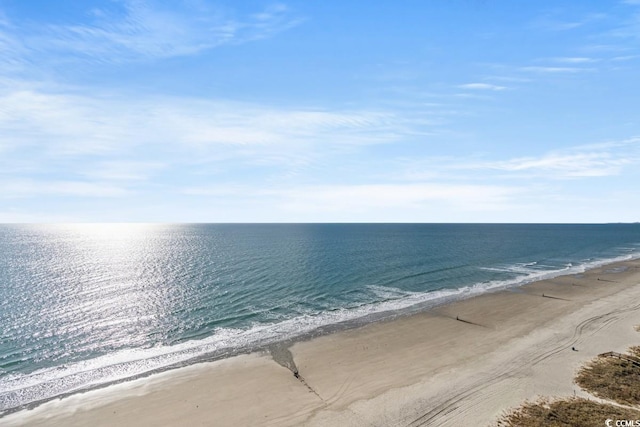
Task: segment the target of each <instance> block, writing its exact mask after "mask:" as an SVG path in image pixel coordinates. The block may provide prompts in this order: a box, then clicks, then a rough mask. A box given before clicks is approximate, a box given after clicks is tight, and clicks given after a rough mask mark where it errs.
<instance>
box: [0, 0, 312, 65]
mask: <svg viewBox="0 0 640 427" xmlns="http://www.w3.org/2000/svg"><path fill="white" fill-rule="evenodd" d="M116 4H117V5H120V6H121V7H120V8H110V9H95V10H93V11H92V16H93V20H92V22H90V23H89V24H72V23H69V24H65V25H59V24H58V25H44V26H43V25H38V26H35V25H33V24H29V23H28V22H25V23H16V25H11V26H9V24H7V25H5V26H4V28H3V33H0V45H2V46H3V45H8V46H9V47H10V49H9V50H10V52H14V53H15V54H16V55H14V56H16V57H18V56H19V55H18V54H20V57H21V59H22V60H24V61H27V62H28V61H30V60H31V59H33V58H35V57H37V58H38V60H39V61H42V60H43V59H44V58H49V59H50V60H57V61H60V60H63V61H69V60H73V59H74V57H76V58H85V59H86V58H88V59H91V60H94V61H97V62H122V61H129V60H138V59H151V58H167V57H174V56H184V55H193V54H196V53H199V52H202V51H205V50H208V49H212V48H215V47H218V46H221V45H225V44H239V43H245V42H249V41H252V40H258V39H263V38H266V37H270V36H273V35H274V34H277V33H278V32H281V31H284V30H286V29H288V28H291V27H293V26H295V25H297V24H298V23H300V22H301V19H300V18H298V17H296V16H294V15H293V14H292V13H291V12H290V11H289V10H288V8H287V7H286V6H284V5H279V4H277V5H272V6H269V7H267V8H266V9H264V10H262V11H258V12H256V13H253V14H249V15H248V16H244V17H238V16H233V15H232V14H231V13H229V12H226V13H225V12H224V11H223V10H222V9H210V8H205V7H196V6H195V5H196V3H195V2H187V1H176V2H172V3H164V2H162V3H161V2H158V1H155V0H117V1H116ZM18 24H19V25H18ZM18 36H19V39H20V40H21V42H17V41H16V39H17V38H18ZM54 58H55V59H54ZM60 58H62V59H60Z"/></svg>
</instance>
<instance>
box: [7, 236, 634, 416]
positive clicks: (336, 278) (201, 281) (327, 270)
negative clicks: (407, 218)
mask: <svg viewBox="0 0 640 427" xmlns="http://www.w3.org/2000/svg"><path fill="white" fill-rule="evenodd" d="M638 257H640V224H606V225H566V224H563V225H542V224H540V225H517V224H162V225H161V224H78V225H0V415H1V414H6V413H9V412H11V411H14V410H16V409H19V408H23V407H29V406H33V405H35V404H37V403H40V402H43V401H46V400H49V399H52V398H55V397H58V396H64V395H67V394H71V393H74V392H78V391H82V390H87V389H91V388H94V387H100V386H104V385H107V384H111V383H114V382H119V381H124V380H127V379H131V378H136V377H138V376H141V375H146V374H149V373H151V372H156V371H161V370H165V369H168V368H171V367H177V366H183V365H186V364H190V363H195V362H197V361H202V360H209V359H213V358H220V357H227V356H230V355H234V354H237V353H239V352H245V351H251V350H254V349H257V348H261V347H264V346H266V345H268V344H270V343H274V342H278V341H282V340H287V339H292V338H296V337H301V336H305V335H313V334H321V333H325V332H326V331H329V330H334V329H340V328H346V327H351V326H353V325H356V324H359V323H366V322H370V321H376V320H378V319H382V318H386V317H390V316H396V315H398V314H402V313H406V312H410V311H419V310H423V309H426V308H428V307H429V306H431V305H434V304H438V303H441V302H443V301H449V300H452V299H458V298H464V297H468V296H471V295H475V294H479V293H483V292H488V291H491V290H495V289H504V288H511V287H516V286H518V285H522V284H524V283H528V282H531V281H534V280H538V279H543V278H548V277H554V276H558V275H561V274H577V273H580V272H582V271H584V270H585V269H588V268H591V267H595V266H598V265H602V264H605V263H608V262H612V261H617V260H625V259H632V258H638Z"/></svg>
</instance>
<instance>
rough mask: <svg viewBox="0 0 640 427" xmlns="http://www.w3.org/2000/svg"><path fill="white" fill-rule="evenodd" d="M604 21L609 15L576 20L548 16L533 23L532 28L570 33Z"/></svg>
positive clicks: (553, 15) (590, 15)
mask: <svg viewBox="0 0 640 427" xmlns="http://www.w3.org/2000/svg"><path fill="white" fill-rule="evenodd" d="M604 19H607V14H604V13H590V14H587V15H584V16H582V17H580V18H574V19H563V18H561V17H558V16H557V14H547V15H545V16H542V17H540V18H538V19H536V20H535V21H533V23H532V26H533V27H534V28H541V29H544V30H547V31H570V30H575V29H577V28H580V27H584V26H586V25H589V24H592V23H595V22H599V21H602V20H604Z"/></svg>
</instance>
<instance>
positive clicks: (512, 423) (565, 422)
mask: <svg viewBox="0 0 640 427" xmlns="http://www.w3.org/2000/svg"><path fill="white" fill-rule="evenodd" d="M607 419H613V420H637V419H640V411H636V410H633V409H628V408H621V407H619V406H614V405H610V404H605V403H598V402H594V401H592V400H587V399H583V398H568V399H558V400H553V401H552V400H549V399H540V400H538V401H536V402H526V403H525V404H523V405H522V406H521V407H519V408H517V409H515V410H514V411H512V412H510V413H508V414H505V415H503V416H502V417H501V418H500V420H499V421H498V423H497V425H498V427H570V426H575V427H602V426H604V425H605V420H607Z"/></svg>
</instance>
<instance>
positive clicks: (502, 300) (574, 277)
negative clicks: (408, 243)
mask: <svg viewBox="0 0 640 427" xmlns="http://www.w3.org/2000/svg"><path fill="white" fill-rule="evenodd" d="M624 266H626V267H627V269H626V270H624V271H622V270H621V269H620V267H624ZM638 298H640V260H638V259H635V260H629V261H622V262H616V263H612V264H606V265H603V266H600V267H597V268H594V269H591V270H588V271H586V272H584V273H580V274H571V275H564V276H557V277H554V278H551V279H545V280H541V281H536V282H532V283H528V284H525V285H522V286H519V287H517V288H510V289H506V290H499V291H494V292H487V293H483V294H479V295H475V296H472V297H470V298H467V299H461V300H457V301H454V302H450V303H447V304H444V305H439V306H436V307H433V308H431V309H429V310H426V311H424V312H419V313H416V314H406V315H398V316H396V317H395V318H392V319H387V320H381V321H378V322H374V323H369V324H366V325H364V326H359V327H357V328H353V329H345V330H339V331H336V332H333V333H330V334H327V335H321V336H317V337H312V338H311V339H306V340H293V343H292V344H291V345H290V347H288V348H287V347H286V346H283V345H280V346H279V347H284V349H285V351H286V352H290V355H291V361H292V362H293V363H295V365H294V366H295V367H296V368H297V369H298V371H299V376H300V378H295V377H294V376H293V375H292V372H291V370H293V369H291V366H289V367H286V365H287V362H286V360H287V356H286V355H285V357H284V359H283V360H285V362H283V360H280V363H281V364H278V363H277V362H276V361H274V359H273V358H272V355H271V354H269V353H268V352H267V351H265V350H263V351H260V352H256V353H252V354H247V355H239V356H234V357H231V358H228V359H221V360H217V361H212V362H203V363H198V364H193V365H189V366H186V367H181V368H178V369H172V370H168V371H164V372H161V373H157V374H152V375H149V376H146V377H143V378H139V379H135V380H132V381H127V382H123V383H119V384H116V385H111V386H108V387H105V388H102V389H97V390H92V391H87V392H84V393H79V394H78V393H76V394H73V395H71V396H68V397H65V398H63V399H55V400H52V401H49V402H47V403H43V404H41V405H39V406H37V407H35V408H34V409H30V410H21V411H18V412H14V413H10V414H7V415H5V416H4V417H3V418H2V422H3V424H5V423H6V425H9V426H10V425H33V426H36V425H46V424H51V423H59V424H63V425H85V424H88V423H91V424H95V425H96V426H100V425H111V424H122V425H161V424H163V423H167V424H171V423H172V422H178V421H181V422H184V421H185V420H187V419H188V420H189V422H190V423H198V422H213V421H214V420H215V422H216V424H219V425H256V424H266V425H269V423H271V424H272V425H318V426H322V425H336V424H339V425H368V423H373V422H374V421H378V422H379V421H380V420H388V424H398V423H399V424H401V425H449V424H448V423H451V424H450V425H456V423H458V424H459V423H461V422H470V420H473V423H472V424H477V425H481V424H487V423H488V422H491V421H493V420H494V419H495V418H496V417H497V415H496V411H498V412H497V414H498V415H499V411H500V410H504V409H507V408H508V407H510V406H517V405H518V404H519V403H520V402H521V400H524V399H523V398H522V397H524V398H534V397H535V396H536V395H543V394H549V395H556V394H558V393H560V394H562V393H565V394H566V393H567V390H569V392H571V391H572V390H575V392H576V394H580V393H583V392H581V391H580V390H579V389H577V387H576V386H574V385H573V383H572V380H571V378H572V376H573V371H574V370H575V368H574V369H566V366H564V364H566V363H571V366H572V367H574V365H576V364H577V365H576V366H579V364H580V363H584V362H586V361H587V360H588V359H589V358H590V357H592V356H593V355H595V354H597V352H604V351H611V350H614V351H620V350H622V351H624V350H626V347H628V346H629V345H632V344H634V342H628V343H627V341H630V340H631V341H632V340H633V338H634V337H635V339H636V341H635V343H638V342H640V334H639V333H638V332H636V331H635V330H633V327H627V326H628V325H627V324H626V323H625V322H631V323H634V325H638V324H640V304H639V305H638V306H635V305H634V304H633V301H638V300H639V299H638ZM607 304H610V307H607ZM611 307H613V308H614V309H613V310H611ZM616 307H617V310H616V309H615V308H616ZM618 310H626V311H618ZM625 313H626V316H625V315H624V314H625ZM572 325H578V327H579V328H580V330H579V331H578V329H577V328H576V327H575V326H573V327H572ZM596 325H597V327H596ZM614 325H623V329H625V330H624V331H617V330H616V331H615V333H609V334H608V335H607V336H604V337H600V336H599V335H597V334H598V333H599V331H600V332H601V331H608V330H609V329H610V328H612V327H613V326H614ZM632 326H633V325H632ZM598 328H599V329H598ZM626 329H629V330H630V332H629V333H628V334H627V331H626ZM587 334H591V335H589V337H592V338H593V337H596V338H593V339H591V341H593V342H591V341H590V340H588V339H587V338H586V337H587ZM634 334H635V335H634ZM599 341H602V345H605V344H606V345H608V346H609V347H613V348H608V347H607V348H606V349H604V350H602V351H600V349H599V345H598V342H599ZM287 344H288V343H287ZM572 344H573V345H575V346H576V348H577V349H578V351H572V350H571V347H572V346H573V345H572ZM532 348H533V349H534V350H535V351H532ZM596 348H598V350H595V349H596ZM545 349H546V350H545ZM543 350H545V351H543ZM594 351H596V353H595V354H591V353H593V352H594ZM567 361H568V362H567ZM553 363H556V364H557V366H556V365H553ZM549 364H551V365H549ZM283 365H284V366H283ZM547 365H548V366H547ZM540 366H547V367H549V366H550V367H552V368H553V369H552V371H553V372H554V374H553V375H551V376H549V374H548V373H545V372H538V371H537V370H536V369H537V367H540ZM505 367H508V369H507V368H505ZM290 369H291V370H290ZM554 369H555V370H554ZM563 370H564V371H566V373H565V374H563V373H562V371H563ZM555 371H558V372H555ZM522 378H528V380H527V381H524V382H522V381H520V382H518V381H516V380H517V379H522ZM540 378H545V380H544V381H543V382H542V383H540ZM560 379H562V381H559V380H560ZM567 379H568V383H567V381H566V380H567ZM514 381H515V382H516V383H517V384H519V385H518V386H517V387H516V388H515V389H514V387H513V384H511V386H509V387H507V388H508V390H507V393H506V394H505V392H504V390H503V389H504V387H505V384H510V383H512V382H514ZM523 384H524V385H523ZM470 390H471V391H470ZM486 390H491V393H492V394H491V395H490V396H494V397H493V398H487V399H484V402H485V403H483V402H482V401H478V400H477V399H478V398H477V397H474V393H478V392H479V391H482V393H481V394H485V391H486ZM501 390H502V391H501ZM554 390H555V391H557V392H558V393H555V392H554ZM580 395H583V394H580ZM485 397H486V396H485ZM492 399H493V400H492ZM443 414H444V415H446V416H447V418H443ZM471 414H474V415H473V416H472V415H471ZM465 420H466V421H465Z"/></svg>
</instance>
